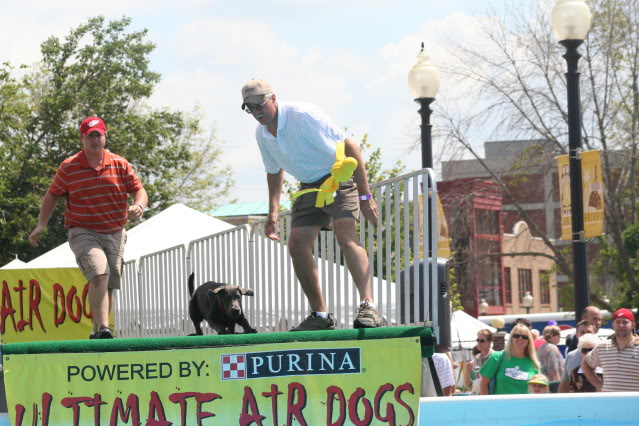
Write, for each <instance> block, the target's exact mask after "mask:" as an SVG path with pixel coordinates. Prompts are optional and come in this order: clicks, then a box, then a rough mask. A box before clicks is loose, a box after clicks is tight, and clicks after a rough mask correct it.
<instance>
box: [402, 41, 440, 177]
mask: <svg viewBox="0 0 639 426" xmlns="http://www.w3.org/2000/svg"><path fill="white" fill-rule="evenodd" d="M429 59H430V57H429V56H428V55H427V54H426V52H424V43H422V50H421V51H420V52H419V54H418V55H417V63H416V64H415V65H414V66H413V68H411V70H410V71H409V72H408V88H409V90H410V94H411V95H412V96H413V99H415V102H417V103H419V106H420V108H419V115H421V117H422V125H421V138H420V141H421V147H422V168H429V169H432V168H433V138H432V127H433V126H432V125H431V124H430V115H431V113H432V112H433V110H431V109H430V104H431V103H433V101H434V100H435V95H437V91H438V90H439V71H438V70H437V68H435V66H434V65H433V64H431V63H430V60H429Z"/></svg>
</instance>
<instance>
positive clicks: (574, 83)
mask: <svg viewBox="0 0 639 426" xmlns="http://www.w3.org/2000/svg"><path fill="white" fill-rule="evenodd" d="M590 21H591V14H590V9H589V8H588V5H587V4H586V2H585V1H584V0H558V1H557V4H556V6H555V7H554V8H553V11H552V26H553V30H554V31H555V33H556V35H557V38H559V40H560V41H559V43H560V44H561V45H562V46H564V47H565V48H566V53H565V54H564V55H563V56H564V59H565V60H566V64H567V65H568V72H566V82H567V88H568V148H569V150H568V156H569V164H570V203H571V213H570V215H571V219H572V253H573V276H574V285H575V319H576V321H577V322H579V321H580V320H581V313H582V312H583V310H584V308H585V307H586V306H588V305H590V292H589V288H588V263H587V260H586V240H585V237H584V216H583V194H582V176H581V158H580V155H581V151H582V148H581V108H580V102H579V71H578V67H577V63H578V62H579V58H581V55H580V54H579V52H578V50H577V48H578V47H579V46H580V45H581V44H582V43H583V41H584V39H585V38H586V36H587V35H588V30H590Z"/></svg>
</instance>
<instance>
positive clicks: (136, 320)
mask: <svg viewBox="0 0 639 426" xmlns="http://www.w3.org/2000/svg"><path fill="white" fill-rule="evenodd" d="M371 191H372V192H373V195H374V197H375V200H376V201H377V204H378V207H379V226H377V227H374V226H373V225H371V224H370V223H369V222H367V221H365V220H364V219H363V217H362V218H361V220H360V222H359V234H360V240H361V242H362V244H363V245H364V247H366V249H367V252H368V257H369V263H370V268H371V271H372V276H373V279H372V280H373V294H374V298H375V302H376V304H377V305H378V309H379V310H380V312H381V313H382V314H383V315H384V316H385V317H386V319H387V321H388V323H389V325H391V326H396V325H408V324H413V323H414V322H411V321H415V320H414V318H424V319H426V321H430V322H431V323H432V326H433V327H434V330H435V333H436V335H437V334H438V331H439V327H438V324H437V313H438V312H437V311H438V304H437V303H431V301H432V299H431V295H432V294H434V295H436V294H437V284H436V283H437V282H438V280H437V268H436V267H432V266H430V265H429V262H423V271H422V272H423V276H424V277H425V279H424V283H423V286H419V285H418V286H415V288H414V289H409V288H408V285H407V284H406V285H400V284H398V283H401V282H405V283H408V282H409V279H410V278H411V277H409V275H408V274H409V273H412V274H413V277H412V279H413V280H414V282H419V279H418V273H419V270H418V268H413V270H412V272H410V271H409V270H408V268H407V266H409V265H410V264H411V263H413V262H414V261H415V260H417V259H419V257H420V251H421V253H426V254H428V253H429V251H428V250H429V244H428V241H430V247H431V249H432V256H433V257H434V258H436V257H437V235H438V233H437V232H431V230H433V231H436V230H437V218H436V213H437V208H436V204H435V203H434V200H435V198H434V197H435V196H436V194H437V191H436V185H435V180H434V176H433V173H432V170H430V169H422V170H418V171H415V172H412V173H409V174H406V175H403V176H399V177H396V178H393V179H389V180H386V181H383V182H379V183H376V184H374V185H372V186H371ZM422 194H427V196H425V197H422V196H421V195H422ZM429 211H430V212H432V214H431V215H430V217H428V216H429V215H428V213H429ZM290 219H291V216H290V213H289V212H286V213H282V214H280V220H279V222H278V225H279V235H280V241H278V242H276V241H271V240H270V239H268V238H266V237H264V232H263V230H264V221H260V222H256V223H254V224H252V225H251V226H249V225H241V226H237V227H235V228H233V229H230V230H227V231H224V232H220V233H217V234H214V235H210V236H207V237H204V238H200V239H198V240H195V241H192V242H190V243H189V244H188V246H187V247H185V246H183V245H179V246H176V247H172V248H169V249H166V250H162V251H159V252H157V253H152V254H149V255H146V256H143V257H141V258H140V260H139V264H136V262H135V261H130V262H127V263H126V264H125V266H124V276H123V283H122V290H121V291H120V292H119V294H118V295H117V297H116V302H115V306H114V308H115V309H114V311H115V319H116V324H115V325H116V329H117V334H118V337H146V336H154V337H161V336H183V335H187V334H190V333H193V332H194V328H193V325H192V323H191V320H190V319H189V316H188V300H189V295H188V289H187V278H188V275H189V274H190V273H191V272H194V273H195V282H196V285H199V284H201V283H204V282H206V281H217V282H224V283H229V284H237V285H240V286H242V287H245V288H251V289H253V290H254V291H255V296H254V297H244V298H243V304H244V310H245V311H246V316H247V318H248V320H249V322H250V323H251V325H252V326H253V327H255V328H256V329H257V330H258V331H259V332H269V331H285V330H288V329H290V328H291V327H292V326H294V325H297V324H298V323H299V322H300V321H301V320H302V319H303V318H304V317H305V316H306V315H308V313H309V307H308V303H307V301H306V298H305V296H304V294H303V292H302V290H301V287H300V285H299V283H298V281H297V278H296V277H295V273H294V271H293V266H292V261H291V257H290V256H289V253H288V249H287V247H286V243H287V238H288V235H289V232H290ZM423 242H426V244H425V248H424V246H423V245H422V243H423ZM314 255H315V258H316V262H317V265H318V270H319V275H320V282H321V287H322V291H323V294H324V296H325V299H326V303H327V305H328V307H329V310H330V311H331V312H333V313H334V314H335V317H336V319H337V321H338V328H350V327H352V323H353V320H354V318H355V309H356V307H357V305H358V303H359V297H358V295H357V290H356V288H355V285H354V283H353V282H352V279H351V276H350V273H349V271H348V268H347V266H346V264H345V263H344V261H343V256H342V254H341V251H340V247H339V245H338V244H337V240H336V238H335V236H334V234H333V232H321V233H320V237H319V238H318V241H317V242H316V243H315V248H314ZM411 293H414V297H411ZM420 299H423V304H420V303H419V300H420ZM410 305H412V309H409V308H410ZM420 305H421V306H423V307H424V308H423V310H424V311H425V312H423V313H422V312H421V310H422V309H420ZM404 307H405V308H404ZM409 310H412V312H409ZM415 314H417V315H415ZM420 324H423V322H420ZM204 330H205V333H206V332H207V331H208V333H211V331H210V330H209V329H207V328H205V329H204ZM238 331H241V330H238Z"/></svg>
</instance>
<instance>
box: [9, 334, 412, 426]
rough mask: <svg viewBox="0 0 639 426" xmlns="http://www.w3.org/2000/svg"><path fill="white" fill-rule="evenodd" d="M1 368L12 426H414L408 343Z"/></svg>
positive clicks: (54, 358)
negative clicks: (144, 425) (287, 425)
mask: <svg viewBox="0 0 639 426" xmlns="http://www.w3.org/2000/svg"><path fill="white" fill-rule="evenodd" d="M4 367H5V370H4V378H5V386H6V390H7V400H8V401H7V402H8V406H9V418H10V419H12V422H13V424H14V425H15V426H22V425H31V424H43V425H46V424H49V425H94V424H95V425H98V424H104V425H115V424H132V425H139V424H147V425H148V424H153V425H171V424H175V425H180V424H181V425H187V424H188V425H195V424H210V425H282V424H300V425H319V424H322V425H331V426H337V425H345V424H347V425H352V424H361V425H370V424H376V425H377V424H391V425H396V424H397V425H399V424H402V425H414V424H415V423H416V421H417V414H418V406H419V394H420V387H421V348H420V343H419V339H416V338H414V337H407V338H399V339H385V340H357V341H341V342H305V343H280V344H268V345H254V346H238V347H224V348H203V349H183V350H171V351H153V352H110V353H100V352H94V353H82V354H80V353H78V354H57V353H56V354H29V355H5V356H4ZM25 383H30V386H25Z"/></svg>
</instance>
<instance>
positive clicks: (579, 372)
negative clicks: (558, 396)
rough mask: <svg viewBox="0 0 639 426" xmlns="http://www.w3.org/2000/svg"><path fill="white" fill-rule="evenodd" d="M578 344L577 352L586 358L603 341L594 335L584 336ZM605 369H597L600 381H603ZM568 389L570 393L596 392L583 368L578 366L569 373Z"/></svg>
mask: <svg viewBox="0 0 639 426" xmlns="http://www.w3.org/2000/svg"><path fill="white" fill-rule="evenodd" d="M578 339H579V341H578V343H577V349H575V351H576V352H577V353H579V356H580V357H581V358H585V357H586V355H588V354H589V353H590V352H591V351H592V350H593V349H594V348H595V346H597V345H598V344H599V343H601V340H600V339H599V338H598V337H597V336H595V335H594V334H584V335H581V336H579V338H578ZM603 373H604V371H603V369H602V368H601V367H597V368H596V369H595V374H596V375H597V377H599V380H603ZM568 377H569V378H568V388H569V391H570V392H596V391H597V389H596V388H595V386H594V385H593V384H592V383H590V381H589V380H588V377H586V375H585V374H584V370H583V368H581V363H580V365H578V366H576V367H575V368H573V369H572V370H570V371H569V372H568Z"/></svg>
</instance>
